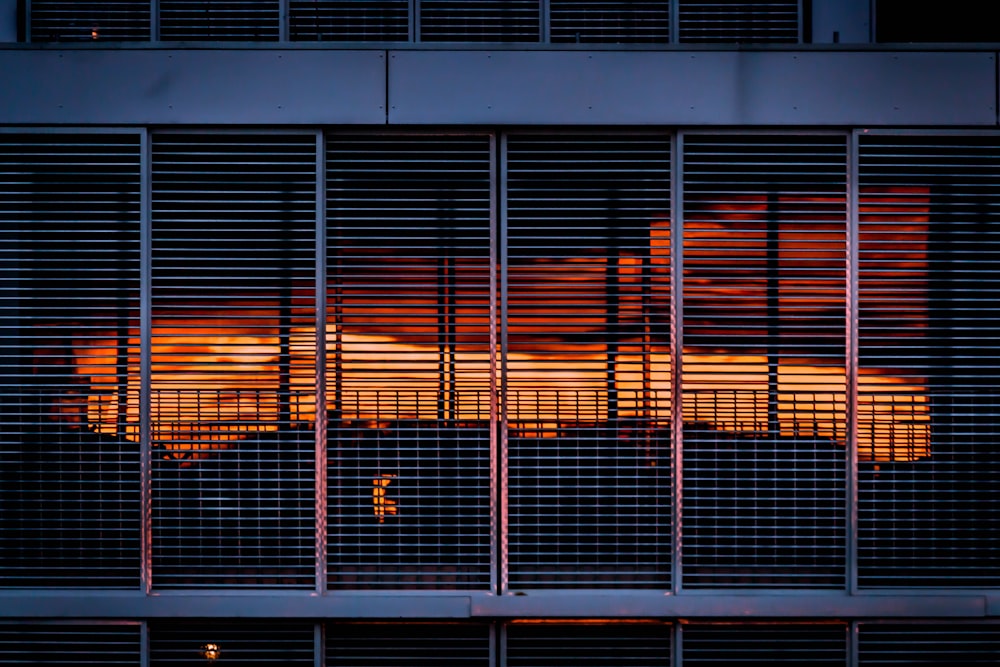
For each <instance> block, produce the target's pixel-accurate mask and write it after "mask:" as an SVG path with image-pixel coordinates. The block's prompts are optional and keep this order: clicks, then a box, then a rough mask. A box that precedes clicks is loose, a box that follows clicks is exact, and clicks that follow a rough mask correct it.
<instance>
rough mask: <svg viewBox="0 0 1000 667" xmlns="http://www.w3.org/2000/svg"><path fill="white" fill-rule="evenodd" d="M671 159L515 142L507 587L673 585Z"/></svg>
mask: <svg viewBox="0 0 1000 667" xmlns="http://www.w3.org/2000/svg"><path fill="white" fill-rule="evenodd" d="M669 174H670V144H669V141H668V139H667V138H666V137H661V136H588V137H581V136H558V135H553V136H544V137H536V136H513V137H509V138H508V139H507V209H506V213H507V221H506V222H507V236H506V239H505V243H506V252H507V257H508V259H507V262H508V270H507V285H506V291H507V295H508V303H507V304H506V308H507V312H506V329H505V331H504V338H505V342H506V346H505V353H506V356H505V358H504V367H505V369H506V386H505V396H504V404H505V406H506V420H507V424H508V427H509V433H508V441H509V464H508V465H509V510H508V511H509V522H508V526H509V547H510V556H509V558H510V584H511V586H512V587H521V588H526V587H535V588H538V587H543V588H544V587H595V586H597V587H602V586H634V587H646V586H650V587H662V586H666V585H668V582H669V580H670V511H671V510H670V507H671V504H670V484H669V481H668V480H670V438H669V433H670V426H669V424H670V409H669V401H670V396H669V391H668V385H669V372H670V371H669V340H670V338H669V336H670V334H669V329H670V317H669V313H670V283H669V281H670V265H669V258H670V221H669V216H668V213H669V210H670V199H669Z"/></svg>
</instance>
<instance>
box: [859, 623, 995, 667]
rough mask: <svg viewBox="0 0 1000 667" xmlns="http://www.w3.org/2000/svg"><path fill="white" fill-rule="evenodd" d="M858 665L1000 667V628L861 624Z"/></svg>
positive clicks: (965, 624) (981, 624)
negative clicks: (966, 666)
mask: <svg viewBox="0 0 1000 667" xmlns="http://www.w3.org/2000/svg"><path fill="white" fill-rule="evenodd" d="M858 664H859V665H860V666H861V667H884V666H888V665H901V664H909V665H926V666H927V667H946V666H947V667H951V665H963V666H965V665H968V666H969V667H975V666H976V665H981V666H983V667H985V666H986V665H997V664H1000V625H997V624H996V623H975V624H973V623H962V624H955V623H947V622H945V623H942V622H940V621H935V622H932V623H911V624H900V623H885V624H883V623H860V624H859V626H858Z"/></svg>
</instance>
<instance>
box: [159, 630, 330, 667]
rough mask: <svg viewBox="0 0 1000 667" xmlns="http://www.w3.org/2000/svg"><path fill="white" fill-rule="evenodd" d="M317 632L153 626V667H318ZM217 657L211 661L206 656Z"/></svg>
mask: <svg viewBox="0 0 1000 667" xmlns="http://www.w3.org/2000/svg"><path fill="white" fill-rule="evenodd" d="M314 637H315V632H314V629H313V625H312V624H309V623H285V622H282V621H268V622H267V623H266V624H264V623H259V622H253V621H241V622H238V623H230V622H224V621H223V622H220V621H197V622H191V621H188V622H183V623H171V622H162V623H157V622H154V623H150V626H149V658H150V659H149V664H150V667H182V666H183V665H191V666H192V667H194V666H196V665H197V666H199V667H204V665H206V664H210V663H211V664H219V665H253V666H254V667H295V666H296V665H299V666H301V667H313V665H315V664H316V663H315V657H314V654H315V639H314ZM207 651H214V652H215V656H216V657H215V659H214V660H208V659H207V658H208V657H209V656H208V655H207V654H206V652H207Z"/></svg>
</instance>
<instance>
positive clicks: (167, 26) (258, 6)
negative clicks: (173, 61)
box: [158, 0, 280, 42]
mask: <svg viewBox="0 0 1000 667" xmlns="http://www.w3.org/2000/svg"><path fill="white" fill-rule="evenodd" d="M158 2H159V8H160V39H162V40H165V41H212V42H266V41H277V40H278V37H279V33H280V27H279V13H280V3H279V1H278V0H238V1H236V2H229V1H225V0H212V1H211V2H204V1H203V0H158Z"/></svg>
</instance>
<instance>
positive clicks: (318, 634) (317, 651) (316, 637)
mask: <svg viewBox="0 0 1000 667" xmlns="http://www.w3.org/2000/svg"><path fill="white" fill-rule="evenodd" d="M321 136H322V133H321ZM320 143H321V144H322V141H321V142H320ZM324 629H325V626H324V624H323V623H321V622H320V623H316V624H315V625H314V626H313V665H314V667H323V665H325V664H326V642H324V639H326V637H325V633H324V632H323V630H324Z"/></svg>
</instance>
